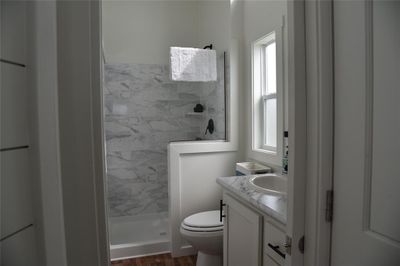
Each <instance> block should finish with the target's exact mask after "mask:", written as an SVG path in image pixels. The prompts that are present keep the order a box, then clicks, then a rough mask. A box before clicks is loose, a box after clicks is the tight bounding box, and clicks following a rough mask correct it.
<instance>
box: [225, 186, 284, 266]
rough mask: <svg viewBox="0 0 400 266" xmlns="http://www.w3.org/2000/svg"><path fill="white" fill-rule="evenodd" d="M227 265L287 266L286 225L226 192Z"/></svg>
mask: <svg viewBox="0 0 400 266" xmlns="http://www.w3.org/2000/svg"><path fill="white" fill-rule="evenodd" d="M223 201H224V203H225V206H224V214H225V219H224V257H223V258H224V259H223V260H224V266H243V265H246V266H261V265H263V266H283V265H284V264H285V259H284V257H285V249H284V243H285V238H286V234H285V226H284V225H283V224H281V223H279V222H277V221H276V220H274V219H273V218H270V217H269V216H268V215H266V214H261V213H260V212H259V211H257V210H255V209H254V208H252V207H250V206H248V205H247V204H246V203H245V202H243V201H242V200H240V201H239V200H237V199H236V198H235V197H234V196H232V195H231V194H230V193H226V192H225V193H224V195H223Z"/></svg>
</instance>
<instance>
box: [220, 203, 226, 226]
mask: <svg viewBox="0 0 400 266" xmlns="http://www.w3.org/2000/svg"><path fill="white" fill-rule="evenodd" d="M225 205H226V204H225V203H224V202H223V201H222V200H220V201H219V221H220V222H222V217H225V214H222V212H223V210H224V206H225Z"/></svg>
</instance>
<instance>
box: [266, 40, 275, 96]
mask: <svg viewBox="0 0 400 266" xmlns="http://www.w3.org/2000/svg"><path fill="white" fill-rule="evenodd" d="M265 60H266V62H265V64H266V67H265V71H266V73H265V74H266V75H265V76H266V78H267V80H266V84H265V85H266V93H267V94H270V93H276V43H275V42H273V43H270V44H268V45H267V46H266V47H265Z"/></svg>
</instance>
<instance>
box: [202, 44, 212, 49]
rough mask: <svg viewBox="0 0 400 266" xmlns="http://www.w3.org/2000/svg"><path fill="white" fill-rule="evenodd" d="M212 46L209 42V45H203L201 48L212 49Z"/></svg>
mask: <svg viewBox="0 0 400 266" xmlns="http://www.w3.org/2000/svg"><path fill="white" fill-rule="evenodd" d="M212 47H213V45H212V44H210V45H207V46H204V48H203V49H210V50H212Z"/></svg>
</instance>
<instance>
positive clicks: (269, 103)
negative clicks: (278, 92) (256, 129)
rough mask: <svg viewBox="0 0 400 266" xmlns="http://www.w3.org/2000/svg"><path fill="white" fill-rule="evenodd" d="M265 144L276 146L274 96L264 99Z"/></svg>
mask: <svg viewBox="0 0 400 266" xmlns="http://www.w3.org/2000/svg"><path fill="white" fill-rule="evenodd" d="M264 110H265V122H264V123H265V128H264V130H265V139H264V142H265V145H266V146H269V147H275V148H276V131H277V130H276V129H277V127H276V126H277V124H276V116H277V115H276V98H273V99H266V100H265V105H264Z"/></svg>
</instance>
